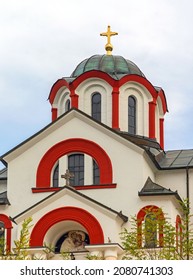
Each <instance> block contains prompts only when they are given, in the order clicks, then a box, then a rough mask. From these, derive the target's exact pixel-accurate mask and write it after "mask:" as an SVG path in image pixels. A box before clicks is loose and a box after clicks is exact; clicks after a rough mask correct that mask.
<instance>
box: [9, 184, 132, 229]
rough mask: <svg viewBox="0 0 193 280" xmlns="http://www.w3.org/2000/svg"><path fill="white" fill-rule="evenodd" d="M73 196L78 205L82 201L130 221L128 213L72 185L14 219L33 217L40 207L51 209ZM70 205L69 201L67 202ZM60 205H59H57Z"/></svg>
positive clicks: (17, 220) (18, 220) (16, 220)
mask: <svg viewBox="0 0 193 280" xmlns="http://www.w3.org/2000/svg"><path fill="white" fill-rule="evenodd" d="M66 196H68V197H72V198H73V199H75V200H76V201H77V202H76V204H77V205H78V204H79V202H80V201H81V203H83V205H84V206H85V208H86V205H89V206H91V207H92V208H93V209H95V210H96V209H97V210H98V211H100V212H103V213H108V215H112V216H113V217H114V218H115V217H118V218H120V219H121V220H122V221H123V222H127V221H128V217H127V216H126V215H124V214H123V213H122V211H121V210H120V211H116V210H114V209H112V208H110V207H107V206H106V205H104V204H102V203H100V202H98V201H96V200H94V199H92V198H90V197H88V196H86V195H84V194H83V193H80V192H78V191H76V190H75V189H73V188H72V187H67V186H65V187H63V188H61V190H59V191H57V192H55V193H52V194H51V195H49V196H47V197H46V198H44V199H43V200H41V201H39V202H38V203H36V204H34V205H33V206H31V207H30V208H28V209H26V210H25V211H23V212H21V213H19V214H18V215H16V216H15V217H13V218H12V220H13V221H14V222H16V223H20V222H21V221H23V220H24V219H25V218H27V217H32V216H33V215H34V214H35V213H37V212H38V211H39V210H40V209H43V208H45V209H46V208H47V206H49V207H48V208H49V209H50V205H51V204H53V207H55V206H54V202H56V201H57V200H59V199H61V198H62V200H63V201H64V204H65V197H66ZM67 205H68V203H67ZM57 207H58V205H57ZM45 211H47V210H45Z"/></svg>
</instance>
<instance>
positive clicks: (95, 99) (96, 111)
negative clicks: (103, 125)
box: [91, 92, 101, 121]
mask: <svg viewBox="0 0 193 280" xmlns="http://www.w3.org/2000/svg"><path fill="white" fill-rule="evenodd" d="M91 115H92V117H93V118H94V119H95V120H97V121H101V94H100V93H98V92H96V93H94V94H93V95H92V112H91Z"/></svg>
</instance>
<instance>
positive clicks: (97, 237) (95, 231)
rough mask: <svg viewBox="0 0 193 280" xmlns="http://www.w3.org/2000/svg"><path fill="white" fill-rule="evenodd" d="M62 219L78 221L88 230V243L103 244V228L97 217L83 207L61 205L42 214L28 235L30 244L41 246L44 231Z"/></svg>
mask: <svg viewBox="0 0 193 280" xmlns="http://www.w3.org/2000/svg"><path fill="white" fill-rule="evenodd" d="M64 220H71V221H76V222H78V223H80V224H81V225H82V226H83V227H84V228H85V229H86V230H87V232H88V235H89V239H90V244H103V243H104V235H103V230H102V228H101V226H100V224H99V222H98V221H97V219H96V218H95V217H94V216H93V215H91V214H90V213H89V212H87V211H86V210H84V209H81V208H76V207H61V208H58V209H55V210H52V211H50V212H49V213H47V214H46V215H44V216H43V217H42V218H41V219H40V220H39V221H38V222H37V223H36V225H35V227H34V228H33V230H32V233H31V237H30V246H43V241H44V236H45V234H46V232H47V231H48V230H49V228H51V227H52V226H53V225H54V224H57V223H59V222H61V221H64Z"/></svg>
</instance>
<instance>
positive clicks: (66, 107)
mask: <svg viewBox="0 0 193 280" xmlns="http://www.w3.org/2000/svg"><path fill="white" fill-rule="evenodd" d="M69 110H70V100H69V99H68V100H66V103H65V112H68V111H69Z"/></svg>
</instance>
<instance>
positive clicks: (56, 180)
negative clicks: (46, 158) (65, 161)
mask: <svg viewBox="0 0 193 280" xmlns="http://www.w3.org/2000/svg"><path fill="white" fill-rule="evenodd" d="M58 186H59V164H57V165H56V167H55V168H54V172H53V187H54V188H57V187H58Z"/></svg>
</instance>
